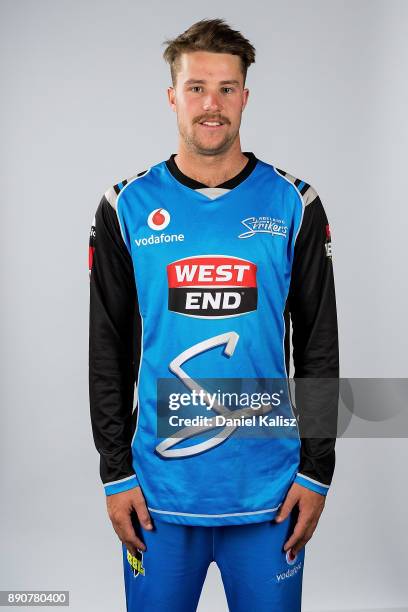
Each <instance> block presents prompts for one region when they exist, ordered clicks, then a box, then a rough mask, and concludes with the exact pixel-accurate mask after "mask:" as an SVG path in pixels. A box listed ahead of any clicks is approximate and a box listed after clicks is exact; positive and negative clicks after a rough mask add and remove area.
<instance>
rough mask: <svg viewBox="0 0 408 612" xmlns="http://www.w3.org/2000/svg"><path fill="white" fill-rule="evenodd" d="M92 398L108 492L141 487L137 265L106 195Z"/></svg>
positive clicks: (95, 230) (93, 319) (95, 257)
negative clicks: (135, 440) (137, 466)
mask: <svg viewBox="0 0 408 612" xmlns="http://www.w3.org/2000/svg"><path fill="white" fill-rule="evenodd" d="M89 283H90V303H89V400H90V416H91V423H92V433H93V438H94V442H95V446H96V449H97V450H98V452H99V455H100V476H101V479H102V482H103V484H104V486H105V492H106V494H107V495H110V494H113V493H117V492H120V491H124V490H127V489H130V488H132V487H134V486H137V485H138V481H137V477H136V475H135V473H134V470H133V467H132V452H131V442H132V437H133V433H134V430H135V419H136V416H137V410H136V409H135V410H134V411H133V401H134V391H135V381H136V372H137V370H138V366H139V360H140V336H141V322H140V315H139V309H138V301H137V293H136V286H135V278H134V271H133V263H132V258H131V256H130V253H129V251H128V248H127V246H126V244H125V242H124V240H123V238H122V235H121V231H120V227H119V221H118V218H117V214H116V210H115V209H114V208H113V207H112V206H111V204H110V203H109V202H108V200H107V199H106V197H105V196H103V197H102V199H101V201H100V204H99V206H98V208H97V210H96V213H95V217H94V221H93V223H92V227H91V234H90V240H89Z"/></svg>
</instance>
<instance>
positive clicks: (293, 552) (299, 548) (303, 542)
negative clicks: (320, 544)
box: [291, 534, 313, 556]
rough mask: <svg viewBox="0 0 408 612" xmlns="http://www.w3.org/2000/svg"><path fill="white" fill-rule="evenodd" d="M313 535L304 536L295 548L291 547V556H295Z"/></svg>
mask: <svg viewBox="0 0 408 612" xmlns="http://www.w3.org/2000/svg"><path fill="white" fill-rule="evenodd" d="M312 535H313V534H309V535H305V536H304V537H303V538H302V539H301V540H299V542H297V544H295V546H292V548H291V551H292V555H293V556H296V555H297V554H298V552H299V551H300V550H302V548H303V547H304V546H305V545H306V544H307V543H308V541H309V540H310V538H311V537H312Z"/></svg>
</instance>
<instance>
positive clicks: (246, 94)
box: [242, 87, 249, 110]
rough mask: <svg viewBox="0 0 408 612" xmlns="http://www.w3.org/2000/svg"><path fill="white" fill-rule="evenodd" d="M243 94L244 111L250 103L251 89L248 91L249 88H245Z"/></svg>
mask: <svg viewBox="0 0 408 612" xmlns="http://www.w3.org/2000/svg"><path fill="white" fill-rule="evenodd" d="M242 94H243V95H242V97H243V103H242V110H244V108H245V107H246V105H247V102H248V96H249V89H248V88H247V87H245V88H244V89H243V90H242Z"/></svg>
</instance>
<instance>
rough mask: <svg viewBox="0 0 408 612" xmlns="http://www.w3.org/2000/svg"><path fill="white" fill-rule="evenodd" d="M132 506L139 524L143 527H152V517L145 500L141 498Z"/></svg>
mask: <svg viewBox="0 0 408 612" xmlns="http://www.w3.org/2000/svg"><path fill="white" fill-rule="evenodd" d="M133 506H134V509H135V511H136V514H137V518H138V520H139V523H140V525H141V526H142V527H143V528H144V529H153V523H152V519H151V516H150V514H149V511H148V509H147V506H146V503H145V501H144V500H143V499H141V500H139V501H137V502H135V503H134V504H133Z"/></svg>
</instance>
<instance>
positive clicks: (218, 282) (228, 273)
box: [167, 255, 258, 319]
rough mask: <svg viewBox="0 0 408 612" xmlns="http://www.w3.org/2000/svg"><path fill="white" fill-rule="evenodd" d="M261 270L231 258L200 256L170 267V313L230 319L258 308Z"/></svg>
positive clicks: (168, 269) (249, 262)
mask: <svg viewBox="0 0 408 612" xmlns="http://www.w3.org/2000/svg"><path fill="white" fill-rule="evenodd" d="M256 272H257V266H256V265H255V264H254V263H253V262H251V261H248V260H247V259H240V258H238V257H232V256H229V255H196V256H194V257H186V258H184V259H179V260H177V261H173V262H172V263H170V264H169V265H168V266H167V279H168V286H169V294H168V295H169V297H168V300H169V303H168V307H169V310H172V311H173V312H178V313H180V314H183V315H186V316H190V317H199V318H217V319H221V318H226V317H235V316H237V315H243V314H246V313H248V312H251V311H252V310H256V308H257V300H258V289H257V280H256Z"/></svg>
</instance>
